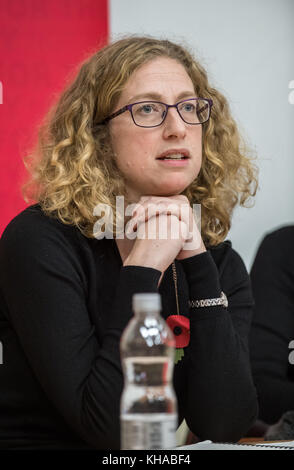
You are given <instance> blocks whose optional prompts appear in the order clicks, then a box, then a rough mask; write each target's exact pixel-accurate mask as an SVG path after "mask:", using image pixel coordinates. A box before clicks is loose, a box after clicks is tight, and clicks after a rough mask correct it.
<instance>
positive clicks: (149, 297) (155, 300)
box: [133, 292, 161, 312]
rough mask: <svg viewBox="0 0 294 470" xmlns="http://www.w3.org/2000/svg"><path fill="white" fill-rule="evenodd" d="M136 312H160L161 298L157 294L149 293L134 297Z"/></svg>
mask: <svg viewBox="0 0 294 470" xmlns="http://www.w3.org/2000/svg"><path fill="white" fill-rule="evenodd" d="M133 310H134V312H143V311H149V312H150V311H152V312H159V311H160V310H161V296H160V294H158V293H156V292H147V293H144V294H134V295H133Z"/></svg>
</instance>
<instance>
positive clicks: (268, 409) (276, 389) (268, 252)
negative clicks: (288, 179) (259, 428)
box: [250, 226, 294, 424]
mask: <svg viewBox="0 0 294 470" xmlns="http://www.w3.org/2000/svg"><path fill="white" fill-rule="evenodd" d="M293 243H294V226H289V227H284V228H281V229H279V230H275V231H274V232H272V233H270V234H268V235H267V236H266V237H265V238H264V240H263V241H262V243H261V245H260V248H259V250H258V252H257V255H256V258H255V261H254V263H253V266H252V270H251V278H252V288H253V293H254V299H255V303H256V304H255V308H254V317H253V324H252V330H251V334H250V350H251V362H252V370H253V374H254V379H255V383H256V388H257V391H258V395H259V406H260V414H259V418H260V419H261V420H262V421H265V422H266V423H269V424H272V423H275V422H276V421H278V420H279V418H280V417H281V415H282V414H283V413H284V412H285V411H288V410H294V365H293V358H292V359H291V360H289V355H290V353H291V351H293V346H292V347H291V348H290V349H289V344H290V341H292V340H294V251H293V249H292V247H293ZM292 356H293V354H292ZM291 362H292V364H291Z"/></svg>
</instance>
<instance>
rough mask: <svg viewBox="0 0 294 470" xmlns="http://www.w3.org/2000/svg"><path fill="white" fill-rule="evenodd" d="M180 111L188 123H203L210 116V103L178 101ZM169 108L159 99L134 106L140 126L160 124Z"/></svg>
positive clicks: (135, 115)
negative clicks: (158, 100)
mask: <svg viewBox="0 0 294 470" xmlns="http://www.w3.org/2000/svg"><path fill="white" fill-rule="evenodd" d="M177 108H178V112H179V114H180V116H181V118H182V119H183V121H185V122H186V123H187V124H202V123H203V122H206V121H207V120H208V118H209V111H210V107H209V103H208V102H207V101H206V100H201V99H198V100H196V99H191V100H186V101H182V102H180V103H178V105H177ZM166 112H167V108H166V106H165V105H164V104H162V103H159V102H157V101H144V102H141V103H137V104H134V105H133V106H132V114H133V118H134V121H135V123H136V124H137V125H139V126H146V127H153V126H158V125H160V124H161V123H162V122H163V120H164V118H165V115H166Z"/></svg>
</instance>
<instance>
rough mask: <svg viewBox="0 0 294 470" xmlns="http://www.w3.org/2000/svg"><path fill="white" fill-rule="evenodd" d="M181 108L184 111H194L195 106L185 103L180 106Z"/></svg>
mask: <svg viewBox="0 0 294 470" xmlns="http://www.w3.org/2000/svg"><path fill="white" fill-rule="evenodd" d="M182 110H183V111H185V112H186V113H191V112H194V111H195V106H194V104H191V103H186V104H184V105H183V106H182Z"/></svg>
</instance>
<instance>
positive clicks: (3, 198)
mask: <svg viewBox="0 0 294 470" xmlns="http://www.w3.org/2000/svg"><path fill="white" fill-rule="evenodd" d="M107 38H108V1H107V0H0V234H1V233H2V231H3V229H4V228H5V226H6V225H7V223H8V222H9V221H10V220H11V218H12V217H14V216H15V215H16V214H17V213H18V212H20V211H21V210H22V209H24V207H25V206H26V204H25V202H24V201H23V199H22V196H21V192H20V185H21V182H22V181H23V175H24V173H25V170H24V166H23V163H22V158H23V155H24V154H25V152H26V149H27V148H28V146H30V145H31V143H32V142H33V141H34V139H35V136H36V126H37V125H38V123H39V121H40V120H41V118H42V117H43V115H44V113H45V112H46V111H47V110H48V108H49V106H50V104H51V103H52V102H53V98H54V95H56V93H58V92H59V91H61V89H62V88H63V86H64V84H65V82H66V78H67V77H68V76H69V74H70V73H71V72H72V71H73V70H75V67H76V66H77V64H78V63H79V62H80V61H82V60H83V59H84V58H85V57H86V56H88V55H89V53H91V52H94V51H95V50H96V49H98V48H99V47H101V45H103V44H104V43H106V42H107Z"/></svg>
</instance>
